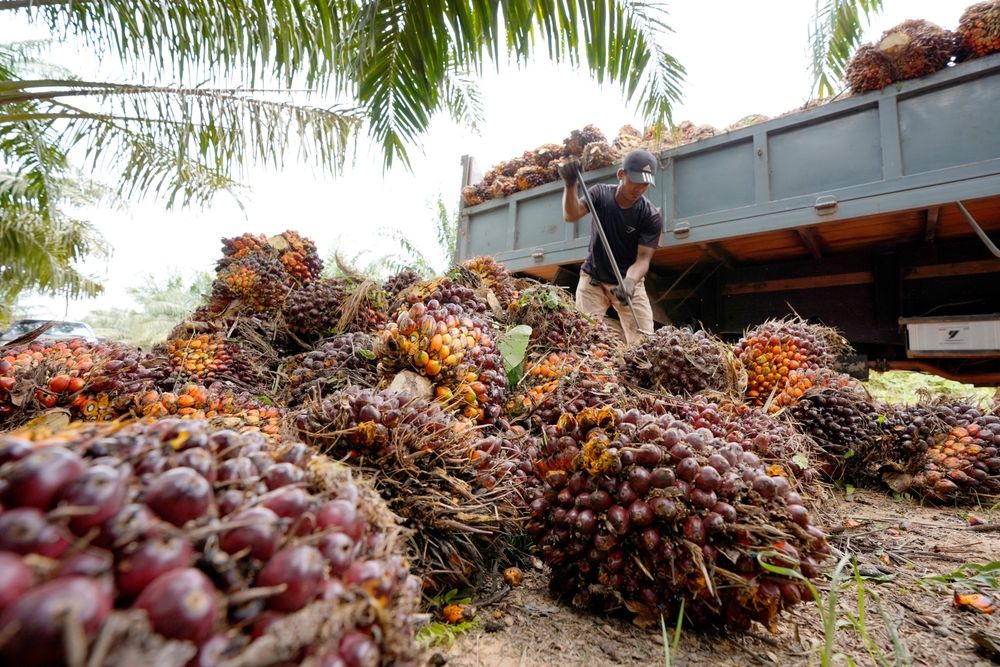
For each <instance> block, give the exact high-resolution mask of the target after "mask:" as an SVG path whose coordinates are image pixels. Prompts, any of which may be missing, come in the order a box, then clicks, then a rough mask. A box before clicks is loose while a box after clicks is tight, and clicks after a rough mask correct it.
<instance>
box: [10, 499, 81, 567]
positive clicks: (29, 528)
mask: <svg viewBox="0 0 1000 667" xmlns="http://www.w3.org/2000/svg"><path fill="white" fill-rule="evenodd" d="M71 540H72V535H70V534H69V533H67V532H66V530H65V529H63V528H62V527H61V526H58V525H55V524H52V523H49V522H48V521H47V520H46V518H45V515H44V514H42V512H40V511H39V510H37V509H35V508H34V507H18V508H15V509H12V510H7V511H6V512H4V513H3V514H0V550H2V551H12V552H14V553H17V554H22V555H26V554H39V555H42V556H45V557H46V558H55V559H58V558H59V557H60V556H62V555H63V554H64V553H65V552H66V549H68V548H69V545H70V542H71Z"/></svg>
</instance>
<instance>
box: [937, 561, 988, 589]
mask: <svg viewBox="0 0 1000 667" xmlns="http://www.w3.org/2000/svg"><path fill="white" fill-rule="evenodd" d="M925 580H926V581H929V582H933V583H938V584H952V585H953V586H954V587H955V588H956V589H958V590H960V591H980V592H981V591H984V590H992V591H1000V561H993V562H990V563H966V564H964V565H962V566H961V567H959V568H958V569H957V570H955V571H953V572H949V573H947V574H941V575H938V576H935V577H925Z"/></svg>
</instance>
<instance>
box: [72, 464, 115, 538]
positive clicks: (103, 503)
mask: <svg viewBox="0 0 1000 667" xmlns="http://www.w3.org/2000/svg"><path fill="white" fill-rule="evenodd" d="M126 492H127V489H126V486H125V480H124V479H123V478H122V476H121V475H120V474H119V472H118V471H117V470H115V469H114V468H112V467H111V466H107V465H95V466H91V467H90V469H89V470H87V472H85V473H83V474H82V475H80V476H79V477H77V478H76V479H74V480H73V481H72V482H70V483H69V484H67V485H66V487H65V488H64V489H63V491H62V494H61V495H62V504H63V505H68V506H70V507H74V508H77V509H79V510H81V511H84V512H86V513H84V514H78V515H76V516H74V517H72V518H71V519H70V520H69V529H70V530H72V531H73V532H74V533H75V534H77V535H85V534H86V533H87V531H89V530H90V529H91V528H95V527H98V526H100V525H101V524H103V523H104V522H105V521H106V520H108V519H109V518H111V517H112V516H114V515H115V514H117V513H118V511H119V510H121V508H122V506H123V505H124V504H125V499H126Z"/></svg>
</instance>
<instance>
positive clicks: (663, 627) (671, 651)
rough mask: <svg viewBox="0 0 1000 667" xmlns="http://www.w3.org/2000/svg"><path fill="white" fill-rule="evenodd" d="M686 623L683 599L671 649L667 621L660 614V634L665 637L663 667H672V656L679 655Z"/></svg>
mask: <svg viewBox="0 0 1000 667" xmlns="http://www.w3.org/2000/svg"><path fill="white" fill-rule="evenodd" d="M683 623H684V600H683V599H681V609H680V611H679V612H677V625H676V626H675V627H674V642H673V647H672V648H671V644H670V638H669V636H668V635H667V621H666V619H664V618H663V614H660V632H661V633H662V635H663V667H670V656H671V655H677V647H678V646H679V645H680V643H681V624H683Z"/></svg>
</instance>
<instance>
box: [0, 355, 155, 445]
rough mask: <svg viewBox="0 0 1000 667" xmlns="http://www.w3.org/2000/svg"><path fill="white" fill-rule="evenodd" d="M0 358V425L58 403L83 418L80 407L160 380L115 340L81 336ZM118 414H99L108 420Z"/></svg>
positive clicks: (136, 389)
mask: <svg viewBox="0 0 1000 667" xmlns="http://www.w3.org/2000/svg"><path fill="white" fill-rule="evenodd" d="M3 352H4V354H3V356H2V357H0V426H7V425H13V424H14V423H16V422H18V421H24V420H27V419H30V418H31V417H33V416H35V415H37V414H39V413H41V412H44V411H45V410H48V409H51V408H56V407H63V408H68V409H69V410H70V413H71V414H72V415H74V416H76V417H78V418H87V417H88V415H87V414H86V413H85V412H83V411H82V410H83V407H84V406H85V405H87V404H88V402H90V401H93V400H98V399H99V398H100V397H101V396H102V395H104V396H106V395H107V394H109V393H125V392H130V391H138V390H139V389H142V388H144V387H146V386H151V385H152V383H154V382H155V381H157V380H159V379H161V377H162V376H161V374H160V373H158V372H157V371H156V370H154V369H149V368H146V367H145V366H144V365H143V362H144V357H143V354H142V352H141V351H140V350H139V349H137V348H133V347H130V346H127V345H122V344H120V343H110V342H101V343H88V342H87V341H84V340H82V339H73V340H69V341H58V342H46V341H39V340H36V341H34V342H32V343H29V344H26V345H18V346H14V347H9V348H6V349H5V350H4V351H3ZM117 416H119V415H118V414H110V413H109V414H107V415H102V418H107V419H113V418H115V417H117Z"/></svg>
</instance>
